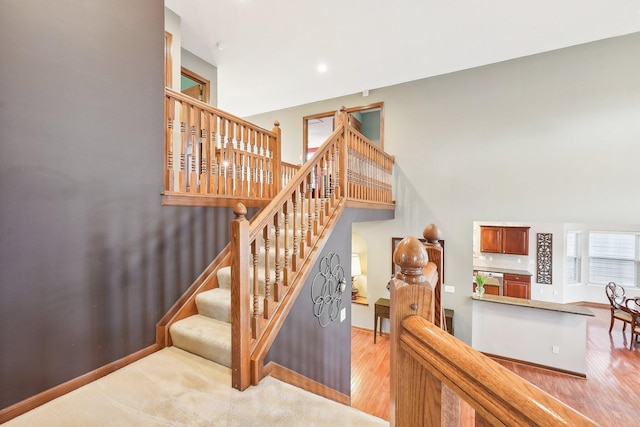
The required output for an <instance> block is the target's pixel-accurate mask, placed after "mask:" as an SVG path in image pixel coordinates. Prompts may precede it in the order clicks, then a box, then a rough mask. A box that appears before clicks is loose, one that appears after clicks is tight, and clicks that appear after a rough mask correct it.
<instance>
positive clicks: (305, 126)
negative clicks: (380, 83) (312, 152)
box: [302, 101, 384, 163]
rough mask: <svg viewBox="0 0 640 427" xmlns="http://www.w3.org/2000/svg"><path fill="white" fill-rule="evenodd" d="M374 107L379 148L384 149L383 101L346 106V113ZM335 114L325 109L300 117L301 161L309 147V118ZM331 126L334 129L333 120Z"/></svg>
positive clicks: (305, 159)
mask: <svg viewBox="0 0 640 427" xmlns="http://www.w3.org/2000/svg"><path fill="white" fill-rule="evenodd" d="M375 109H380V148H381V149H383V150H384V102H382V101H381V102H374V103H372V104H368V105H363V106H359V107H349V108H346V112H347V114H351V113H357V112H360V111H367V110H375ZM335 115H336V111H327V112H324V113H317V114H311V115H309V116H304V117H302V163H304V162H306V161H307V151H308V147H309V120H313V119H322V118H325V117H333V116H335ZM333 128H334V130H335V121H334V123H333Z"/></svg>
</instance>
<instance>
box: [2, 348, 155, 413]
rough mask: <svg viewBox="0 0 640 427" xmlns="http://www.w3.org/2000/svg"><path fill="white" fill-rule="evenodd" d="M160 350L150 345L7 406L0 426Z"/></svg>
mask: <svg viewBox="0 0 640 427" xmlns="http://www.w3.org/2000/svg"><path fill="white" fill-rule="evenodd" d="M160 349H162V347H161V346H159V345H157V344H154V345H151V346H149V347H146V348H143V349H142V350H140V351H137V352H135V353H133V354H130V355H128V356H125V357H123V358H122V359H118V360H116V361H115V362H111V363H109V364H108V365H105V366H102V367H100V368H98V369H96V370H93V371H91V372H87V373H86V374H84V375H81V376H79V377H77V378H74V379H72V380H69V381H67V382H65V383H62V384H60V385H57V386H55V387H52V388H50V389H49V390H45V391H43V392H42V393H40V394H36V395H35V396H32V397H30V398H28V399H25V400H23V401H21V402H18V403H16V404H14V405H11V406H8V407H6V408H4V409H2V410H0V424H2V423H4V422H6V421H9V420H11V419H13V418H15V417H17V416H19V415H22V414H24V413H27V412H29V411H31V410H32V409H35V408H37V407H38V406H41V405H44V404H45V403H47V402H50V401H52V400H53V399H56V398H58V397H60V396H63V395H65V394H67V393H69V392H72V391H73V390H76V389H78V388H80V387H82V386H84V385H87V384H89V383H90V382H93V381H95V380H97V379H99V378H102V377H104V376H106V375H108V374H110V373H112V372H115V371H117V370H118V369H120V368H123V367H125V366H127V365H129V364H131V363H133V362H135V361H137V360H140V359H142V358H143V357H146V356H148V355H150V354H152V353H155V352H156V351H158V350H160Z"/></svg>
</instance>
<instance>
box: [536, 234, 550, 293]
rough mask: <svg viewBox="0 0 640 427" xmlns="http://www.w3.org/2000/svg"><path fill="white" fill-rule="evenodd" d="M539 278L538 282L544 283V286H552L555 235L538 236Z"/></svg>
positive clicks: (537, 278)
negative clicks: (552, 256)
mask: <svg viewBox="0 0 640 427" xmlns="http://www.w3.org/2000/svg"><path fill="white" fill-rule="evenodd" d="M537 237H538V238H537V251H536V254H537V260H536V261H537V263H538V269H537V277H536V282H538V283H542V284H544V285H550V284H551V267H552V263H553V262H552V258H551V254H552V251H551V246H552V245H551V243H552V241H553V234H551V233H538V236H537Z"/></svg>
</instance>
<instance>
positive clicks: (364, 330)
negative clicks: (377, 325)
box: [351, 325, 389, 337]
mask: <svg viewBox="0 0 640 427" xmlns="http://www.w3.org/2000/svg"><path fill="white" fill-rule="evenodd" d="M351 329H357V330H359V331H363V332H368V333H370V334H371V335H373V329H371V328H365V327H363V326H355V325H352V326H351ZM378 336H379V337H380V336H389V332H380V331H378Z"/></svg>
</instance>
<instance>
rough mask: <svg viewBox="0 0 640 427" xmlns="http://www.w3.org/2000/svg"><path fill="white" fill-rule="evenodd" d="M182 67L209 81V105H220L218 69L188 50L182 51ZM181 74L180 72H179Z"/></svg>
mask: <svg viewBox="0 0 640 427" xmlns="http://www.w3.org/2000/svg"><path fill="white" fill-rule="evenodd" d="M181 60H182V66H183V67H185V68H188V69H189V70H191V71H193V72H194V73H196V74H198V75H200V76H202V77H204V78H205V79H207V80H209V83H210V87H211V93H210V94H209V104H211V105H213V106H214V107H215V106H217V105H218V69H217V68H216V67H215V66H213V65H211V64H209V63H208V62H207V61H205V60H204V59H202V58H200V57H199V56H196V55H194V54H193V53H191V52H189V51H188V50H186V49H181ZM178 72H179V71H178Z"/></svg>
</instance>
